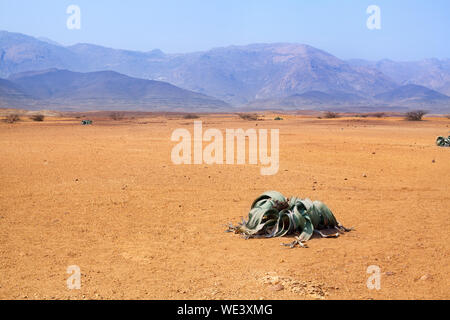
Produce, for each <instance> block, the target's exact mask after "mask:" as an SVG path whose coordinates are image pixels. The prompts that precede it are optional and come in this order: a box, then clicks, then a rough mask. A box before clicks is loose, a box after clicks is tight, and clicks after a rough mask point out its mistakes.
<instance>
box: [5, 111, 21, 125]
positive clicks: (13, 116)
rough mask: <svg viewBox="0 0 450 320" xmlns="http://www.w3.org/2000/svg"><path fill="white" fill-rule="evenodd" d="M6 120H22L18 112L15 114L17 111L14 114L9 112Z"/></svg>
mask: <svg viewBox="0 0 450 320" xmlns="http://www.w3.org/2000/svg"><path fill="white" fill-rule="evenodd" d="M5 121H6V122H8V123H14V122H17V121H20V117H19V115H18V114H15V113H13V114H8V115H7V116H6V119H5Z"/></svg>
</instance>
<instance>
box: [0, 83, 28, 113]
mask: <svg viewBox="0 0 450 320" xmlns="http://www.w3.org/2000/svg"><path fill="white" fill-rule="evenodd" d="M32 102H33V99H32V98H31V97H30V96H29V95H27V94H26V93H25V92H23V91H22V89H20V88H19V86H17V85H16V84H14V83H13V82H11V81H8V80H5V79H0V107H8V106H9V105H14V106H20V105H23V104H26V105H29V104H31V103H32Z"/></svg>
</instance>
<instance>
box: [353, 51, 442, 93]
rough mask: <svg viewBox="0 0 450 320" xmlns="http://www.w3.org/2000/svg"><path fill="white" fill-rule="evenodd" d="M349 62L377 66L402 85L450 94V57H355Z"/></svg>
mask: <svg viewBox="0 0 450 320" xmlns="http://www.w3.org/2000/svg"><path fill="white" fill-rule="evenodd" d="M348 62H349V63H350V64H351V65H353V66H366V67H371V68H375V69H377V70H379V71H380V72H382V73H384V74H385V75H387V76H388V77H390V78H391V79H393V80H394V81H396V82H397V83H398V84H401V85H404V84H417V85H422V86H425V87H428V88H430V89H433V90H436V91H439V92H441V93H443V94H446V95H450V59H442V60H439V59H425V60H422V61H410V62H396V61H392V60H387V59H384V60H380V61H366V60H360V59H353V60H349V61H348Z"/></svg>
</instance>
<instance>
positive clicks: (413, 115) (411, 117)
mask: <svg viewBox="0 0 450 320" xmlns="http://www.w3.org/2000/svg"><path fill="white" fill-rule="evenodd" d="M426 114H427V112H426V111H424V110H415V111H409V112H407V113H406V114H405V119H406V120H408V121H421V120H422V118H423V116H424V115H426Z"/></svg>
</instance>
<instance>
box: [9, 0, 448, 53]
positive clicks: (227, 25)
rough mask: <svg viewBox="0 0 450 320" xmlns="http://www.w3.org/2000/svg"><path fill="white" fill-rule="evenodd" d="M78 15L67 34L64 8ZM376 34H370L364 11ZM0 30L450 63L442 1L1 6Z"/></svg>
mask: <svg viewBox="0 0 450 320" xmlns="http://www.w3.org/2000/svg"><path fill="white" fill-rule="evenodd" d="M71 4H75V5H78V6H79V7H80V9H81V29H80V30H69V29H68V28H67V27H66V20H67V18H68V17H69V15H68V14H66V9H67V7H68V6H69V5H71ZM372 4H373V5H378V6H379V7H380V9H381V30H369V29H368V28H367V27H366V20H367V18H368V17H369V15H368V14H367V13H366V9H367V7H368V6H369V5H372ZM0 30H7V31H11V32H20V33H25V34H28V35H32V36H37V37H40V36H43V37H48V38H50V39H52V40H55V41H57V42H60V43H62V44H66V45H68V44H74V43H78V42H85V43H94V44H99V45H103V46H108V47H113V48H122V49H130V50H140V51H149V50H152V49H155V48H159V49H161V50H163V51H164V52H169V53H176V52H180V53H181V52H192V51H200V50H207V49H210V48H213V47H221V46H228V45H242V44H249V43H257V42H298V43H306V44H309V45H312V46H314V47H317V48H320V49H323V50H325V51H328V52H330V53H332V54H334V55H336V56H338V57H339V58H343V59H349V58H363V59H370V60H375V59H382V58H389V59H393V60H418V59H423V58H432V57H436V58H450V41H449V39H450V36H449V33H450V32H449V31H450V1H448V0H433V1H430V0H428V1H427V0H382V1H381V0H370V1H366V0H334V1H331V0H128V1H124V0H122V1H120V0H70V1H66V0H58V1H56V0H39V1H35V0H0Z"/></svg>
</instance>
